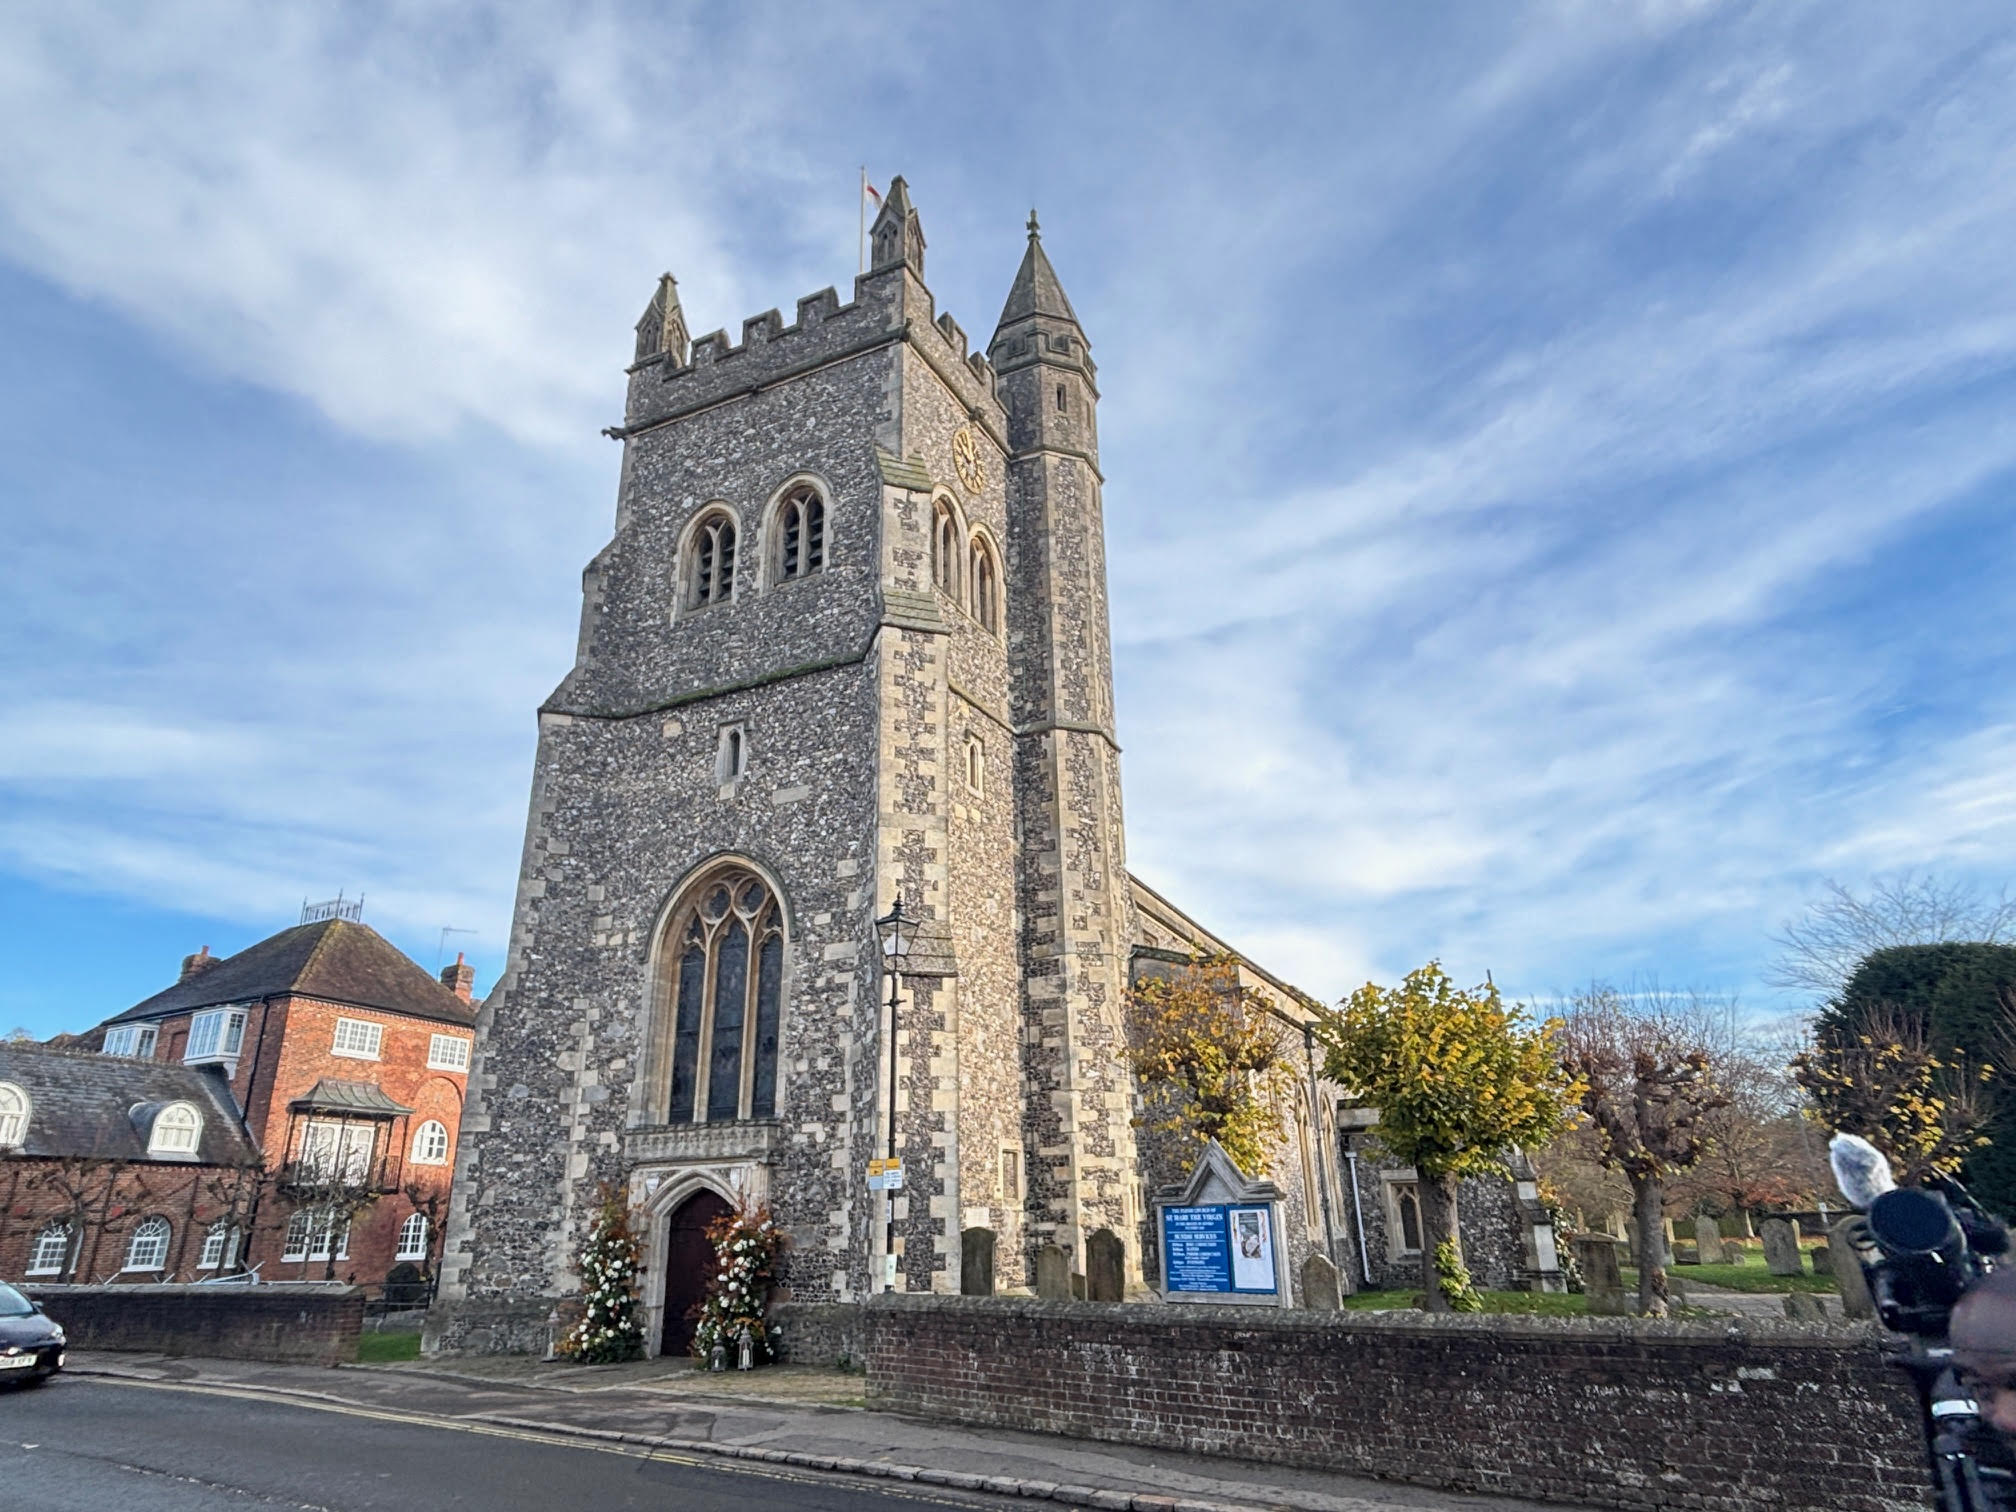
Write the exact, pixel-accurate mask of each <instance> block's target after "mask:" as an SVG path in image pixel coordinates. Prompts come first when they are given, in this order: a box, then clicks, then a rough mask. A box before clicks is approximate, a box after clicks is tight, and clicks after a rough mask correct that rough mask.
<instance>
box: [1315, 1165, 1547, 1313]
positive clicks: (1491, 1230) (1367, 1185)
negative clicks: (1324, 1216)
mask: <svg viewBox="0 0 2016 1512" xmlns="http://www.w3.org/2000/svg"><path fill="white" fill-rule="evenodd" d="M1382 1162H1383V1164H1382ZM1407 1170H1408V1168H1407V1167H1404V1166H1396V1165H1395V1164H1394V1163H1393V1161H1392V1159H1391V1157H1390V1156H1387V1155H1386V1154H1385V1152H1384V1151H1382V1150H1380V1149H1379V1148H1378V1147H1377V1145H1376V1144H1373V1145H1371V1146H1370V1148H1369V1150H1367V1149H1361V1151H1360V1152H1359V1156H1358V1202H1359V1211H1360V1214H1361V1215H1362V1217H1363V1219H1364V1223H1365V1249H1366V1251H1367V1254H1368V1255H1369V1257H1370V1259H1371V1262H1372V1269H1371V1274H1370V1276H1369V1277H1368V1278H1367V1279H1366V1280H1365V1281H1364V1282H1363V1285H1365V1286H1366V1287H1368V1288H1370V1289H1372V1290H1375V1291H1386V1290H1393V1291H1407V1290H1410V1289H1411V1290H1419V1289H1420V1286H1421V1257H1420V1255H1419V1254H1412V1255H1405V1256H1401V1257H1397V1258H1396V1257H1395V1256H1394V1254H1393V1252H1392V1249H1391V1244H1392V1239H1391V1223H1392V1215H1391V1214H1390V1212H1389V1211H1388V1209H1387V1205H1386V1193H1385V1187H1386V1184H1387V1178H1388V1177H1398V1176H1401V1175H1404V1174H1405V1173H1406V1172H1407ZM1408 1179H1410V1180H1411V1179H1412V1178H1411V1177H1409V1178H1408ZM1345 1180H1346V1182H1347V1183H1348V1182H1349V1180H1350V1173H1349V1171H1348V1170H1347V1171H1346V1172H1345ZM1345 1200H1346V1202H1347V1203H1348V1202H1349V1200H1350V1194H1349V1192H1348V1191H1347V1192H1346V1194H1345ZM1456 1219H1457V1226H1458V1228H1459V1229H1460V1230H1461V1232H1462V1236H1463V1260H1464V1263H1465V1264H1466V1265H1468V1266H1469V1267H1470V1276H1471V1279H1472V1280H1473V1281H1474V1282H1476V1284H1477V1285H1478V1286H1480V1287H1483V1288H1484V1289H1485V1290H1487V1291H1510V1290H1517V1289H1519V1283H1520V1279H1521V1276H1520V1273H1521V1271H1523V1270H1524V1268H1525V1265H1526V1237H1525V1224H1524V1220H1523V1219H1522V1218H1521V1216H1520V1212H1519V1202H1518V1197H1517V1195H1516V1193H1515V1190H1514V1188H1513V1185H1512V1183H1511V1182H1509V1181H1507V1180H1505V1179H1504V1178H1502V1177H1497V1176H1472V1177H1468V1178H1466V1179H1465V1180H1464V1181H1463V1182H1462V1183H1461V1184H1460V1185H1459V1187H1458V1189H1457V1194H1456ZM1352 1221H1353V1217H1352V1215H1351V1214H1350V1213H1348V1212H1345V1213H1340V1214H1338V1225H1339V1230H1340V1233H1341V1232H1343V1226H1344V1225H1345V1224H1347V1223H1350V1222H1352ZM1356 1244H1357V1238H1356V1235H1355V1234H1353V1235H1352V1237H1351V1240H1350V1247H1351V1248H1352V1251H1353V1252H1352V1254H1351V1256H1350V1259H1351V1266H1350V1269H1351V1270H1352V1272H1353V1273H1354V1274H1355V1273H1356V1272H1357V1271H1358V1270H1360V1269H1361V1268H1362V1267H1361V1266H1360V1265H1359V1263H1358V1257H1357V1254H1356V1252H1355V1246H1356ZM1344 1247H1345V1246H1340V1248H1344Z"/></svg>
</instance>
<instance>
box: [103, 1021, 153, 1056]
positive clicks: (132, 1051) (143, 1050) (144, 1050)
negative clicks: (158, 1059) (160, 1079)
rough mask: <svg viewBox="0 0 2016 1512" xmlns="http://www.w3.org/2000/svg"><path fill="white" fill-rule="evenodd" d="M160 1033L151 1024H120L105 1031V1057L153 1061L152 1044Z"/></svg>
mask: <svg viewBox="0 0 2016 1512" xmlns="http://www.w3.org/2000/svg"><path fill="white" fill-rule="evenodd" d="M159 1033H160V1031H159V1030H158V1029H156V1028H155V1026H154V1025H152V1024H121V1025H120V1026H119V1027H118V1028H116V1029H107V1030H106V1031H105V1053H106V1054H107V1055H130V1056H132V1057H133V1058H134V1059H136V1060H152V1059H154V1044H155V1040H156V1038H157V1036H158V1035H159Z"/></svg>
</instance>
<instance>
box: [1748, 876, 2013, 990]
mask: <svg viewBox="0 0 2016 1512" xmlns="http://www.w3.org/2000/svg"><path fill="white" fill-rule="evenodd" d="M1824 889H1825V890H1824V892H1823V894H1822V896H1821V897H1819V898H1818V899H1817V900H1815V901H1814V902H1812V903H1810V904H1808V905H1807V907H1806V912H1805V913H1803V914H1802V915H1800V916H1799V917H1798V918H1796V919H1792V920H1789V921H1788V922H1787V923H1785V924H1784V925H1783V926H1781V927H1780V929H1779V930H1778V932H1777V933H1776V934H1774V935H1772V936H1771V941H1772V943H1773V944H1774V945H1776V946H1777V947H1778V959H1777V960H1776V961H1774V962H1773V963H1772V965H1771V968H1770V970H1769V972H1768V973H1767V974H1766V976H1765V980H1766V981H1768V982H1770V983H1771V985H1772V986H1774V987H1795V988H1803V989H1805V990H1807V991H1810V992H1813V993H1815V994H1817V995H1818V996H1820V997H1822V998H1831V997H1834V996H1835V995H1836V994H1838V993H1839V992H1840V991H1841V989H1842V988H1843V987H1845V986H1847V985H1848V979H1849V978H1850V977H1851V976H1853V975H1854V974H1855V968H1856V967H1857V966H1859V965H1860V964H1861V963H1862V959H1863V957H1865V956H1867V955H1868V954H1869V953H1870V952H1871V951H1873V950H1886V949H1888V948H1889V947H1891V946H1893V945H1938V944H1943V943H1946V942H1948V941H1960V940H1964V941H1968V942H1972V943H1975V944H1985V945H1996V944H2007V943H2008V942H2009V941H2010V940H2012V939H2016V898H2011V897H2010V896H2009V890H2008V889H2007V888H2006V887H2005V888H2003V889H2002V890H2001V891H2000V892H1998V893H1996V894H1995V896H1994V897H1992V898H1989V897H1985V896H1983V895H1982V893H1981V891H1980V889H1978V888H1977V887H1975V886H1974V885H1973V884H1971V883H1968V882H1959V881H1952V880H1949V879H1945V878H1941V877H1939V876H1936V875H1934V874H1932V873H1929V872H1928V873H1926V874H1924V875H1920V874H1918V873H1916V872H1909V871H1907V872H1902V873H1899V874H1898V875H1897V876H1894V877H1883V878H1878V879H1877V880H1876V881H1875V882H1873V883H1871V884H1870V888H1869V892H1868V895H1867V896H1863V895H1860V894H1857V893H1855V892H1853V891H1851V890H1850V889H1849V888H1847V887H1844V886H1842V884H1841V883H1839V882H1836V881H1835V880H1833V878H1831V877H1830V878H1828V879H1827V881H1826V883H1825V884H1824Z"/></svg>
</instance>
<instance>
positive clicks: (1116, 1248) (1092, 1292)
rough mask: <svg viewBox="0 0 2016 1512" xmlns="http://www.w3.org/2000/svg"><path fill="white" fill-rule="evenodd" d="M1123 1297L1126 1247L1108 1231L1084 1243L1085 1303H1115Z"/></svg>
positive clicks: (1116, 1236) (1111, 1231)
mask: <svg viewBox="0 0 2016 1512" xmlns="http://www.w3.org/2000/svg"><path fill="white" fill-rule="evenodd" d="M1126 1296H1127V1246H1126V1245H1124V1244H1122V1243H1121V1242H1120V1236H1119V1235H1118V1234H1116V1233H1114V1232H1113V1230H1111V1229H1105V1228H1102V1229H1100V1230H1099V1231H1098V1232H1097V1233H1096V1234H1094V1235H1093V1236H1092V1237H1091V1238H1090V1239H1088V1240H1086V1241H1085V1300H1086V1301H1088V1302H1119V1301H1123V1300H1125V1298H1126Z"/></svg>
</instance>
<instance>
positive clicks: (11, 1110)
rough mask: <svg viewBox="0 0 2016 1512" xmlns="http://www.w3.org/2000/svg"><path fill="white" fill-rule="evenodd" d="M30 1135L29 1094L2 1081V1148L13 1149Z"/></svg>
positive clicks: (10, 1083) (0, 1121)
mask: <svg viewBox="0 0 2016 1512" xmlns="http://www.w3.org/2000/svg"><path fill="white" fill-rule="evenodd" d="M27 1137H28V1094H27V1093H26V1092H23V1091H22V1090H21V1089H20V1088H19V1087H17V1086H15V1085H14V1083H12V1082H0V1149H7V1150H11V1149H13V1148H14V1147H15V1146H17V1145H19V1144H20V1143H21V1141H22V1140H23V1139H25V1138H27Z"/></svg>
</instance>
